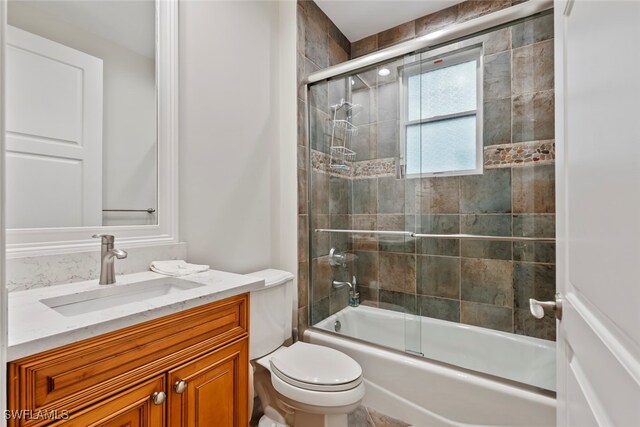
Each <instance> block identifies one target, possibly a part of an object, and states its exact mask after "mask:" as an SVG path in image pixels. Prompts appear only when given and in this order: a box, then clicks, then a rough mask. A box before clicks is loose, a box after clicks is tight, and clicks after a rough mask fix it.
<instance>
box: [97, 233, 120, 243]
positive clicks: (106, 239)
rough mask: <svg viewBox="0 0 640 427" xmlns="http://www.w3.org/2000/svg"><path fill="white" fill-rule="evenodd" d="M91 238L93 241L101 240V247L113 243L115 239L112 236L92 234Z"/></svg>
mask: <svg viewBox="0 0 640 427" xmlns="http://www.w3.org/2000/svg"><path fill="white" fill-rule="evenodd" d="M91 237H93V238H94V239H100V238H102V244H103V245H106V244H110V243H113V241H114V240H115V238H116V237H115V236H114V235H113V234H94V235H93V236H91Z"/></svg>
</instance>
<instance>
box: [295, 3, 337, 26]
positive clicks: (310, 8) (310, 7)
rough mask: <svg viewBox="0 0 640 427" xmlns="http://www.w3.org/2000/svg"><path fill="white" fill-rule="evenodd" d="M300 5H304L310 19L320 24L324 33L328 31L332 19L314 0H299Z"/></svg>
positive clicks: (303, 8) (303, 7)
mask: <svg viewBox="0 0 640 427" xmlns="http://www.w3.org/2000/svg"><path fill="white" fill-rule="evenodd" d="M298 5H299V6H300V7H302V10H303V11H304V13H305V15H306V17H307V19H308V20H310V21H312V22H314V23H315V24H316V25H318V26H319V28H320V29H321V31H322V32H323V33H326V32H327V31H328V25H329V22H330V19H329V18H328V17H327V15H325V13H324V12H323V11H322V9H320V7H318V5H317V4H316V3H315V2H314V1H313V0H298Z"/></svg>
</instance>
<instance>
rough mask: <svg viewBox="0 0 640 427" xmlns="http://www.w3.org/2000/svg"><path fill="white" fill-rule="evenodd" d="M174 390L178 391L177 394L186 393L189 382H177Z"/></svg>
mask: <svg viewBox="0 0 640 427" xmlns="http://www.w3.org/2000/svg"><path fill="white" fill-rule="evenodd" d="M173 389H174V390H175V391H176V393H184V391H185V390H186V389H187V382H186V381H176V383H175V384H174V385H173Z"/></svg>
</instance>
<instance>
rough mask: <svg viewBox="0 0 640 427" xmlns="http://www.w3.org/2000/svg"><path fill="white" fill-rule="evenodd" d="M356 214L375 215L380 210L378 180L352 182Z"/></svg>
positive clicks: (356, 180) (354, 211)
mask: <svg viewBox="0 0 640 427" xmlns="http://www.w3.org/2000/svg"><path fill="white" fill-rule="evenodd" d="M352 185H353V190H352V193H351V194H352V203H353V213H354V214H375V213H376V212H377V210H378V180H376V179H355V180H353V182H352Z"/></svg>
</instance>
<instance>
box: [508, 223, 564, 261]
mask: <svg viewBox="0 0 640 427" xmlns="http://www.w3.org/2000/svg"><path fill="white" fill-rule="evenodd" d="M555 227H556V221H555V215H553V214H545V215H514V216H513V235H514V236H524V237H554V236H555ZM513 259H514V260H515V261H529V262H543V263H555V261H556V245H555V243H537V242H533V243H532V242H514V243H513Z"/></svg>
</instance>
